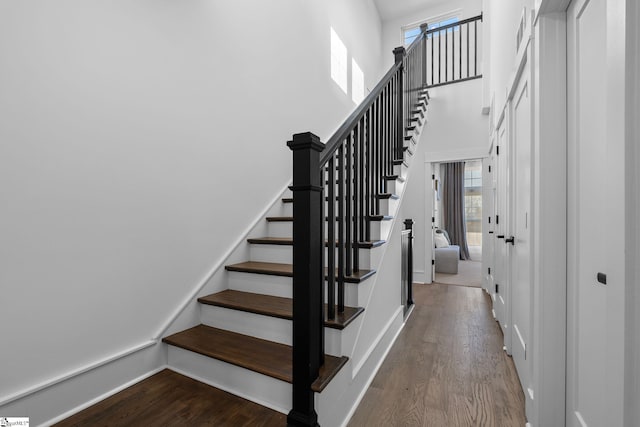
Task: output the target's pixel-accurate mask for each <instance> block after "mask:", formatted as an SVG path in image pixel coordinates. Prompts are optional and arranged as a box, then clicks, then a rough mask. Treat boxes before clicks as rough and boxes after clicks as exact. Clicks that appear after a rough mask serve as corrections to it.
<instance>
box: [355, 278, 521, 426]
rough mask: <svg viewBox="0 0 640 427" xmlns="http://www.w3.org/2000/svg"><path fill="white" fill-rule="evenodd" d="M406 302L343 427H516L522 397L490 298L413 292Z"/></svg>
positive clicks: (446, 289)
mask: <svg viewBox="0 0 640 427" xmlns="http://www.w3.org/2000/svg"><path fill="white" fill-rule="evenodd" d="M414 301H415V303H416V306H415V309H414V311H413V314H412V315H411V317H410V318H409V320H408V322H407V324H406V325H405V327H404V330H403V331H402V332H401V334H400V335H399V336H398V339H397V340H396V343H395V345H394V346H393V348H392V349H391V351H390V352H389V355H388V356H387V359H386V360H385V361H384V363H383V364H382V367H381V368H380V370H379V371H378V374H377V375H376V377H375V379H374V380H373V382H372V383H371V387H370V388H369V390H368V391H367V393H366V394H365V397H364V398H363V400H362V402H361V403H360V406H359V407H358V409H357V410H356V412H355V414H354V416H353V417H352V419H351V421H350V422H349V426H350V427H361V426H403V427H404V426H434V427H445V426H446V427H449V426H500V427H511V426H519V427H522V426H524V425H525V423H526V420H525V416H524V395H523V393H522V389H521V388H520V383H519V380H518V377H517V374H516V371H515V367H514V364H513V361H512V359H511V358H510V357H509V356H507V354H506V353H505V352H504V351H503V350H502V332H501V331H500V327H499V326H498V324H497V323H496V321H495V320H494V319H493V318H492V316H491V300H490V297H489V296H488V295H487V294H485V293H484V292H483V291H482V289H477V288H469V287H462V286H451V285H439V284H433V285H418V284H417V285H414Z"/></svg>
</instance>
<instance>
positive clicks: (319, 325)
mask: <svg viewBox="0 0 640 427" xmlns="http://www.w3.org/2000/svg"><path fill="white" fill-rule="evenodd" d="M287 145H288V146H289V148H291V150H292V151H293V186H292V187H291V190H292V191H293V409H291V411H290V412H289V415H288V416H287V425H289V426H318V414H317V413H316V411H315V409H314V404H313V403H314V393H313V391H312V390H311V384H312V383H313V382H314V381H315V380H316V378H317V377H318V370H319V369H320V366H321V365H322V364H323V362H324V361H323V360H322V358H323V356H322V355H323V354H324V348H323V346H324V343H323V339H324V336H323V313H322V310H323V304H322V285H323V277H322V276H323V274H322V259H323V254H322V249H323V243H322V222H323V221H322V185H321V173H320V152H321V151H322V150H323V149H324V144H322V143H321V142H320V138H318V137H317V136H316V135H314V134H312V133H310V132H308V133H299V134H296V135H293V141H289V142H288V143H287Z"/></svg>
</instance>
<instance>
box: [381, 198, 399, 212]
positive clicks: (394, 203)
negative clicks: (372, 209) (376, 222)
mask: <svg viewBox="0 0 640 427" xmlns="http://www.w3.org/2000/svg"><path fill="white" fill-rule="evenodd" d="M398 205H399V199H380V212H386V213H383V214H382V215H390V216H395V215H396V212H397V211H398Z"/></svg>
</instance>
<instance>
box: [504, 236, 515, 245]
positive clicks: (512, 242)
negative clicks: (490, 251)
mask: <svg viewBox="0 0 640 427" xmlns="http://www.w3.org/2000/svg"><path fill="white" fill-rule="evenodd" d="M515 240H516V239H515V237H513V236H511V237H507V238H506V239H504V242H505V243H511V244H512V245H515Z"/></svg>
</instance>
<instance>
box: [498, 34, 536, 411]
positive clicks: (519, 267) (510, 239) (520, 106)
mask: <svg viewBox="0 0 640 427" xmlns="http://www.w3.org/2000/svg"><path fill="white" fill-rule="evenodd" d="M524 55H525V56H524V61H525V63H524V65H523V67H522V72H521V73H520V76H519V77H518V79H517V83H516V85H515V91H514V92H513V98H512V99H511V101H510V105H511V111H512V113H511V118H512V121H511V129H512V135H513V145H512V146H513V149H512V162H513V163H512V185H511V189H510V190H511V191H512V192H513V193H512V195H511V197H512V199H511V200H512V201H513V204H512V207H511V216H510V218H509V232H508V233H507V234H506V237H505V240H504V243H505V245H504V246H506V250H507V251H510V252H511V254H510V255H511V289H510V292H511V306H512V316H511V323H512V325H513V326H512V328H511V331H510V333H511V344H512V345H511V354H512V355H513V361H514V363H515V365H516V369H517V371H518V376H519V377H520V383H521V385H522V389H523V390H524V392H525V396H526V397H528V398H529V400H530V399H531V396H530V395H529V393H528V389H529V388H532V386H531V363H530V360H531V354H532V347H531V346H532V340H531V335H532V333H531V323H532V322H531V313H532V312H533V303H534V301H533V294H532V286H531V283H532V277H531V264H532V257H531V242H532V233H531V230H532V223H533V218H532V215H531V213H532V210H531V206H532V202H531V196H532V189H531V164H532V157H531V152H532V149H531V145H532V140H533V138H532V133H531V122H532V115H531V114H532V110H533V109H532V105H531V104H532V96H531V74H530V70H531V64H530V63H531V57H530V56H531V45H530V44H529V45H528V46H527V47H526V51H525V53H524ZM529 403H530V402H529Z"/></svg>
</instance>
